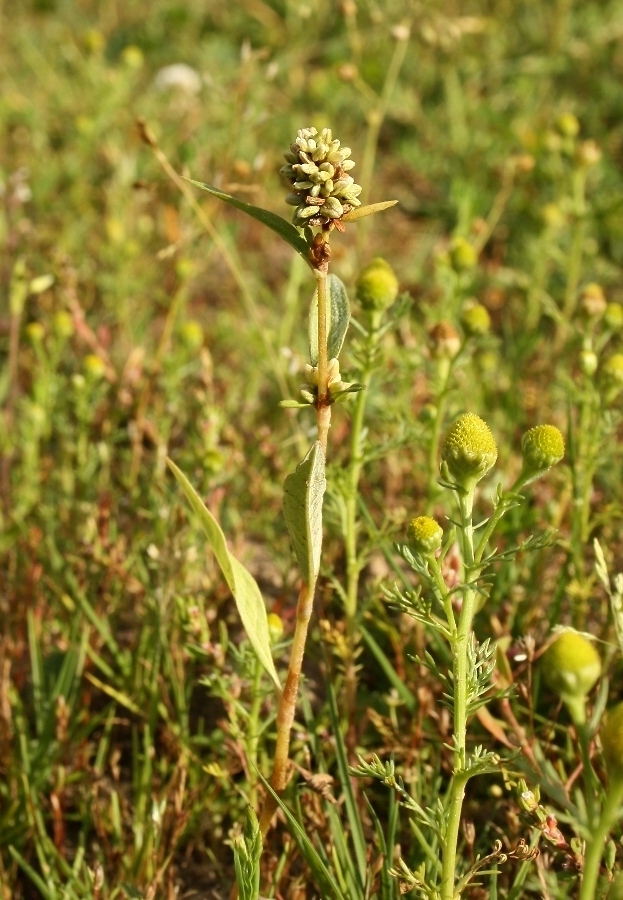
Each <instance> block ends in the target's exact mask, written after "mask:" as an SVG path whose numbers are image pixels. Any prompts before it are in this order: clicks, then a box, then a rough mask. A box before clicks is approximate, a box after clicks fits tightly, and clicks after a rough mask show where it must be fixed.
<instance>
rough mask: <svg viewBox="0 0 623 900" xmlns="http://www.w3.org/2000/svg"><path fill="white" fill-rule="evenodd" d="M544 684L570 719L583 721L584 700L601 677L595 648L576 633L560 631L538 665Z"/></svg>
mask: <svg viewBox="0 0 623 900" xmlns="http://www.w3.org/2000/svg"><path fill="white" fill-rule="evenodd" d="M541 668H542V671H543V678H544V679H545V682H546V683H547V684H548V685H549V687H551V688H552V690H554V691H556V693H558V694H560V697H561V699H562V700H563V701H564V703H565V704H566V705H567V707H568V709H569V712H570V714H571V718H572V719H573V721H574V722H575V723H576V725H577V724H581V723H583V722H584V721H586V712H585V710H584V698H585V697H586V695H587V694H588V692H589V691H590V690H591V689H592V688H593V687H594V685H595V682H596V681H597V679H598V678H599V676H600V675H601V658H600V656H599V653H598V652H597V650H596V649H595V646H594V644H593V643H592V642H591V641H589V640H588V638H585V637H584V636H583V635H582V634H579V632H577V631H571V630H570V631H563V633H562V634H561V635H559V636H558V637H557V638H556V640H555V641H554V642H553V644H550V646H549V647H548V648H547V650H546V651H545V653H544V654H543V658H542V661H541Z"/></svg>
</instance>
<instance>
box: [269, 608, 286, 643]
mask: <svg viewBox="0 0 623 900" xmlns="http://www.w3.org/2000/svg"><path fill="white" fill-rule="evenodd" d="M268 635H269V637H270V642H271V644H277V643H279V641H280V640H281V638H282V637H283V619H282V618H281V616H278V615H277V613H268Z"/></svg>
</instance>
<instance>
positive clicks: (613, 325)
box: [604, 303, 623, 331]
mask: <svg viewBox="0 0 623 900" xmlns="http://www.w3.org/2000/svg"><path fill="white" fill-rule="evenodd" d="M604 323H605V324H606V326H607V327H608V328H609V329H610V330H611V331H620V330H621V328H623V306H621V304H620V303H608V305H607V306H606V311H605V313H604Z"/></svg>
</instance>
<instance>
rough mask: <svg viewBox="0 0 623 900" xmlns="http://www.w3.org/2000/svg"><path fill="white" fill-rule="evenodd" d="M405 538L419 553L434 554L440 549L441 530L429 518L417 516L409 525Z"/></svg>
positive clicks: (439, 526)
mask: <svg viewBox="0 0 623 900" xmlns="http://www.w3.org/2000/svg"><path fill="white" fill-rule="evenodd" d="M407 537H408V539H409V543H410V544H411V545H412V547H413V548H414V549H415V550H417V551H418V552H419V553H423V554H429V553H435V551H436V550H439V548H440V547H441V542H442V540H443V529H442V527H441V525H440V524H439V523H438V522H436V521H435V519H431V517H430V516H418V517H417V519H412V520H411V522H410V523H409V528H408V529H407Z"/></svg>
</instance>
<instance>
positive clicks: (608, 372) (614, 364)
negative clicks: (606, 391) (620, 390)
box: [602, 353, 623, 387]
mask: <svg viewBox="0 0 623 900" xmlns="http://www.w3.org/2000/svg"><path fill="white" fill-rule="evenodd" d="M602 371H603V375H604V378H605V379H606V380H607V381H608V382H610V384H612V385H617V386H618V387H622V386H623V353H613V354H612V356H611V357H610V359H608V360H606V362H605V363H604V367H603V370H602Z"/></svg>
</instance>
